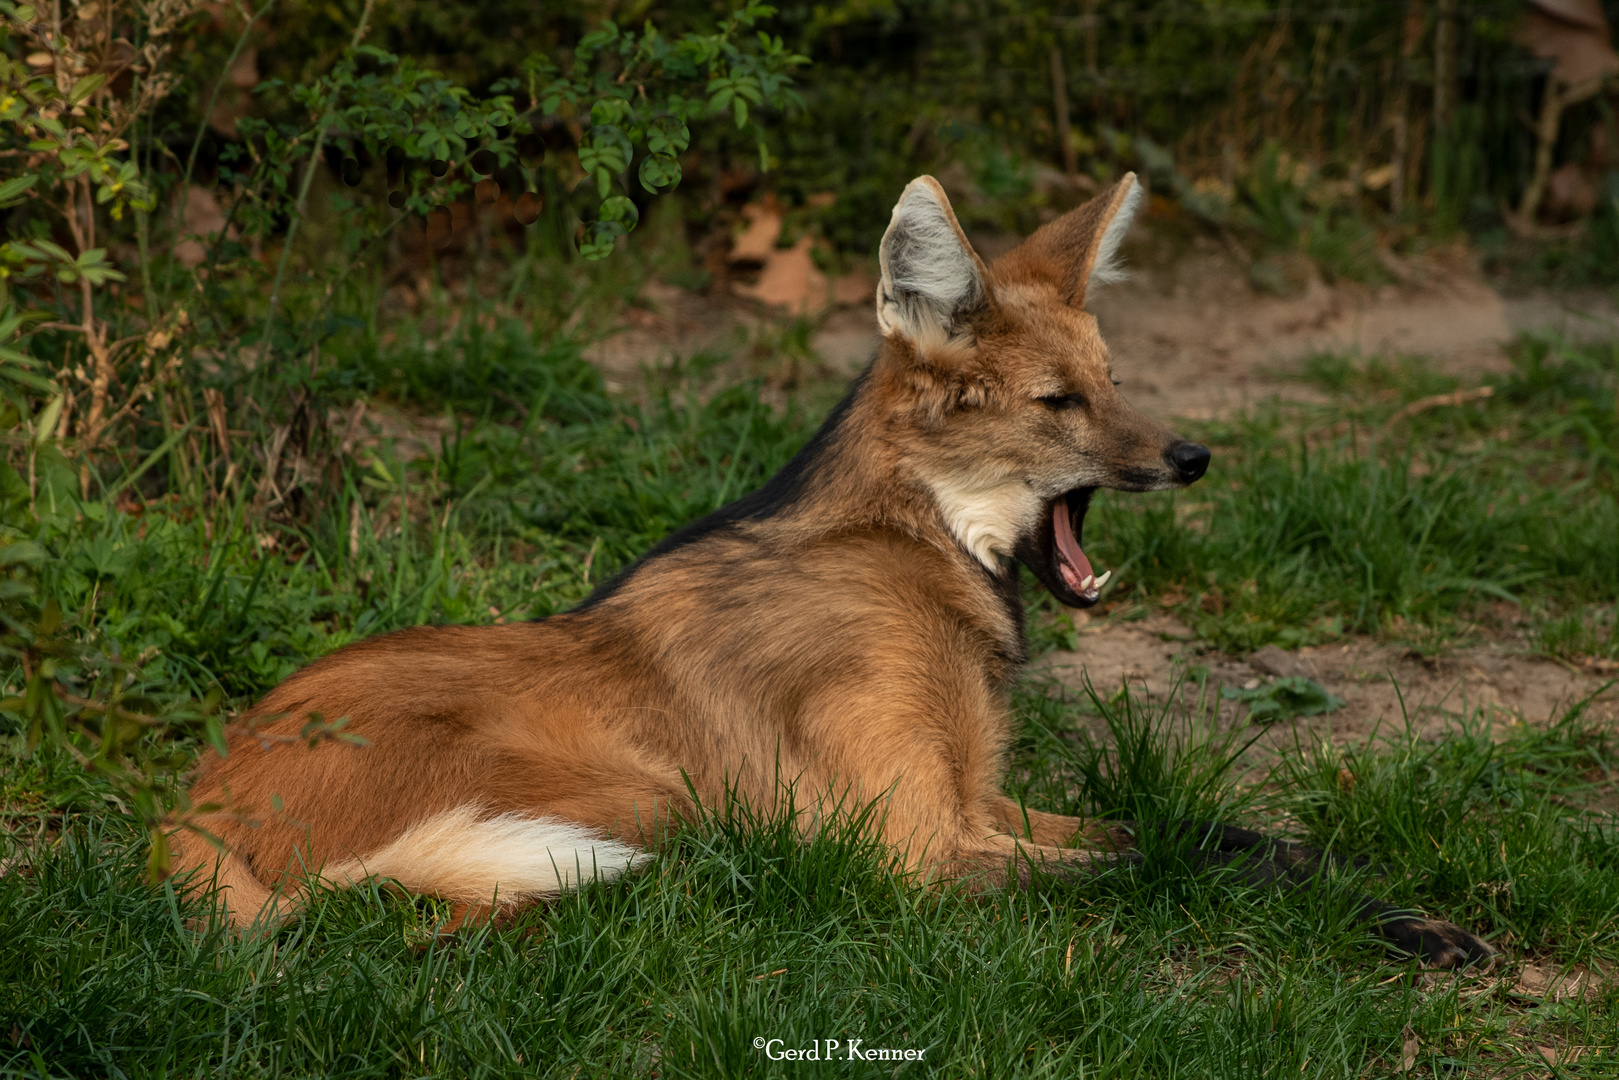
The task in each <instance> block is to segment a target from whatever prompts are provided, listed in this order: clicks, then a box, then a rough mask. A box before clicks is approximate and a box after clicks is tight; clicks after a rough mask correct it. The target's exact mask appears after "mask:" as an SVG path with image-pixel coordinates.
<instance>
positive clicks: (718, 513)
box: [572, 368, 870, 611]
mask: <svg viewBox="0 0 1619 1080" xmlns="http://www.w3.org/2000/svg"><path fill="white" fill-rule="evenodd" d="M869 373H870V369H869V368H868V369H867V370H866V371H863V372H861V373H860V375H859V376H857V377H856V378H855V380H854V382H853V383H852V384H850V386H849V391H848V393H846V394H844V395H843V400H841V401H839V402H838V404H837V406H836V407H835V408H833V410H832V411H831V413H829V414H828V415H827V418H826V419H825V420H824V421H823V422H822V423H821V426H820V428H819V430H817V431H816V432H815V435H814V436H813V437H812V438H811V439H810V441H809V442H807V443H805V444H804V445H803V446H802V447H801V448H800V449H799V451H798V453H796V454H794V455H793V456H792V460H790V461H788V462H787V464H785V465H783V466H782V467H781V471H780V472H778V473H776V475H774V476H772V477H771V478H770V479H769V480H766V481H765V483H764V486H763V487H760V488H758V489H757V490H755V491H750V492H748V494H746V495H744V496H742V497H741V498H740V499H737V500H736V501H735V502H732V503H727V504H726V505H725V506H722V507H720V508H719V509H718V510H715V511H714V512H713V513H711V514H709V515H708V516H707V517H702V518H698V519H697V520H696V521H692V522H688V523H687V524H685V525H682V526H681V527H680V528H678V529H676V530H675V531H674V532H672V533H670V534H669V535H668V536H665V537H664V538H663V539H662V540H659V541H658V542H657V544H655V545H653V547H652V550H650V551H648V552H647V553H646V554H645V555H642V556H641V557H640V558H639V559H636V560H635V561H634V562H633V563H631V564H630V565H629V566H627V567H625V568H624V569H623V570H621V571H619V572H618V573H617V574H615V575H614V576H613V577H611V578H609V579H608V580H606V581H604V582H602V583H601V584H600V585H598V586H596V588H595V590H594V591H593V592H591V594H590V595H589V596H587V597H585V598H584V600H582V601H581V602H580V604H579V606H578V607H576V608H573V609H572V610H573V611H588V610H589V609H591V608H593V607H595V606H596V605H597V604H599V603H601V602H602V601H604V600H606V599H608V598H609V597H611V596H612V595H613V594H614V593H616V592H617V591H618V590H619V589H620V588H621V587H623V585H624V583H625V582H626V581H628V580H629V579H630V578H631V577H632V576H633V575H634V574H635V573H636V571H638V570H640V569H641V567H643V566H645V565H646V564H647V563H649V562H651V561H652V560H653V559H657V558H661V557H662V556H664V555H667V554H669V553H670V552H672V551H679V550H680V549H681V548H683V547H685V546H686V545H688V544H694V543H696V542H697V541H698V540H701V539H702V538H703V537H705V536H708V535H710V534H712V533H716V532H720V531H723V530H725V529H729V528H732V527H733V526H735V525H737V524H738V523H740V522H744V521H762V520H764V519H765V518H769V517H773V516H775V515H776V514H779V513H781V511H782V510H784V509H786V508H787V507H788V506H790V505H791V504H792V503H793V502H794V501H796V500H797V499H798V497H799V495H800V494H801V493H802V492H803V490H804V482H805V480H806V479H808V477H809V476H810V474H811V473H813V472H814V471H815V468H816V466H817V465H819V464H820V462H821V459H822V458H824V457H825V456H826V452H827V450H828V449H829V448H830V447H831V445H832V439H833V436H835V435H836V434H837V430H838V428H839V427H841V426H842V424H843V421H844V420H845V419H846V418H847V417H848V415H849V408H850V406H851V405H852V404H853V403H854V399H855V397H856V395H858V394H859V393H860V388H861V387H862V386H863V385H864V384H865V381H866V376H867V375H868V374H869Z"/></svg>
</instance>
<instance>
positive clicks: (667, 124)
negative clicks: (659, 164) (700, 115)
mask: <svg viewBox="0 0 1619 1080" xmlns="http://www.w3.org/2000/svg"><path fill="white" fill-rule="evenodd" d="M690 145H691V130H690V129H689V128H687V127H686V124H685V121H683V120H681V119H680V118H679V117H678V116H669V115H665V116H660V117H658V118H657V119H655V120H653V121H652V123H650V124H648V125H647V126H646V148H647V150H648V151H649V152H651V153H654V154H681V153H684V152H685V150H686V147H688V146H690Z"/></svg>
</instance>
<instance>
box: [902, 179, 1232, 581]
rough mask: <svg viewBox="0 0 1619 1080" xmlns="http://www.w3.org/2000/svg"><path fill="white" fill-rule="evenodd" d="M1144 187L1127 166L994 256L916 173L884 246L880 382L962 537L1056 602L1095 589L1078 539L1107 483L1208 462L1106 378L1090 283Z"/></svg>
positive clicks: (920, 471)
mask: <svg viewBox="0 0 1619 1080" xmlns="http://www.w3.org/2000/svg"><path fill="white" fill-rule="evenodd" d="M1140 201H1141V186H1140V185H1139V184H1138V183H1137V181H1136V178H1135V175H1134V174H1133V173H1132V174H1130V175H1128V176H1126V177H1125V178H1124V179H1123V180H1121V181H1119V182H1118V183H1116V184H1114V185H1113V186H1112V187H1110V188H1108V189H1107V190H1106V191H1104V192H1102V193H1101V194H1100V195H1098V196H1097V197H1096V198H1094V199H1092V200H1091V201H1090V202H1088V203H1086V204H1085V205H1084V206H1081V207H1079V208H1078V209H1077V210H1074V211H1072V212H1071V213H1069V214H1066V215H1065V216H1063V217H1061V218H1058V219H1057V220H1056V221H1053V222H1051V223H1050V224H1049V225H1046V226H1045V227H1044V228H1042V229H1040V231H1038V232H1036V233H1035V234H1034V235H1033V236H1031V237H1029V238H1028V239H1027V240H1026V241H1024V242H1023V244H1021V245H1020V246H1019V247H1017V248H1016V249H1014V250H1012V251H1010V252H1008V253H1007V254H1006V255H1004V256H1002V257H1001V258H1000V259H998V260H997V261H996V263H995V265H994V266H993V267H986V266H985V265H984V263H983V261H982V260H981V259H979V257H978V255H977V253H975V252H974V251H973V249H972V245H970V244H969V243H968V242H967V238H966V236H965V235H964V234H963V233H962V231H961V226H960V225H959V224H957V222H956V216H955V214H954V213H953V212H952V211H951V209H950V202H949V200H948V199H947V198H945V194H944V190H943V189H942V188H941V187H940V186H939V184H938V182H937V181H936V180H934V179H933V178H932V177H930V176H924V177H921V178H920V179H917V180H914V181H912V182H911V183H910V185H909V186H907V187H906V189H905V192H904V194H903V195H901V196H900V200H899V204H898V205H896V206H895V207H894V216H893V220H892V221H891V222H890V223H889V226H888V231H887V232H886V233H885V234H884V235H883V242H882V248H881V250H880V255H879V259H880V262H881V266H882V280H881V282H880V284H879V286H878V289H877V322H878V325H879V328H880V329H881V330H882V333H883V336H884V338H885V339H886V342H885V344H884V347H883V350H882V353H881V355H880V356H879V357H878V360H877V363H876V365H875V367H874V368H873V371H872V382H873V385H872V387H871V389H872V390H873V391H874V392H875V395H874V396H875V397H876V398H877V399H878V400H880V401H881V402H882V407H883V408H884V410H885V411H886V412H887V413H888V416H887V419H888V422H889V429H890V430H891V431H894V432H895V433H896V434H897V435H899V436H900V437H899V438H897V439H896V444H897V445H898V447H899V449H900V452H901V454H902V456H903V457H904V458H905V459H906V462H907V464H908V466H909V467H910V469H911V470H912V471H914V473H915V475H917V476H918V477H920V478H921V480H922V482H923V483H924V484H925V485H926V486H927V487H928V488H929V489H931V491H932V492H933V495H934V497H935V498H936V499H937V501H938V504H939V508H940V510H941V512H942V514H943V516H944V519H945V522H946V523H947V524H948V526H949V527H950V529H951V531H952V532H954V534H955V535H956V538H957V539H958V540H960V542H961V543H962V545H963V546H965V547H966V548H967V549H968V550H969V551H971V552H972V553H973V555H974V556H976V557H977V558H978V559H979V560H980V561H982V562H983V563H984V564H985V565H986V566H989V567H991V568H992V569H995V568H999V567H1000V566H1001V565H1002V561H1003V560H1004V559H1006V558H1008V557H1011V558H1016V559H1017V560H1018V561H1020V562H1022V563H1023V564H1024V565H1026V566H1028V567H1029V569H1031V570H1032V571H1034V574H1035V576H1036V577H1038V578H1039V579H1040V581H1041V582H1042V583H1043V584H1044V585H1045V586H1046V588H1048V589H1050V590H1051V592H1052V593H1053V594H1054V595H1055V596H1056V597H1057V599H1058V600H1060V601H1061V602H1062V603H1064V604H1067V605H1069V606H1071V607H1088V606H1090V605H1091V604H1094V603H1096V601H1097V599H1098V598H1099V597H1100V595H1101V586H1102V584H1103V583H1104V582H1105V581H1106V579H1107V575H1106V574H1103V575H1102V576H1101V579H1100V580H1098V579H1097V577H1096V575H1095V573H1094V571H1093V570H1092V568H1091V564H1090V560H1089V559H1087V558H1086V556H1085V552H1084V550H1083V549H1082V548H1081V546H1080V543H1081V538H1082V535H1083V528H1084V523H1085V511H1086V509H1087V507H1088V506H1089V504H1090V499H1091V494H1092V493H1093V492H1094V491H1095V490H1096V489H1097V488H1099V487H1110V488H1119V489H1122V490H1125V491H1152V490H1155V489H1159V488H1172V487H1181V486H1184V485H1186V484H1190V483H1192V482H1193V481H1194V480H1196V479H1197V478H1198V477H1200V476H1202V475H1203V471H1204V469H1206V468H1207V467H1208V464H1209V451H1208V449H1207V448H1206V447H1203V446H1199V445H1198V444H1196V443H1191V442H1187V441H1186V440H1185V439H1182V438H1180V437H1179V436H1177V435H1175V434H1174V433H1172V432H1171V431H1169V430H1168V429H1167V428H1165V427H1163V426H1162V425H1161V424H1159V423H1157V422H1156V421H1153V420H1150V419H1148V418H1147V417H1146V416H1143V415H1142V414H1141V413H1139V412H1137V411H1136V410H1135V409H1133V408H1132V407H1131V406H1130V405H1129V404H1128V403H1126V402H1125V400H1124V398H1123V397H1122V396H1120V394H1119V391H1118V389H1117V387H1116V386H1115V384H1114V381H1113V373H1112V369H1111V366H1110V364H1109V361H1108V351H1107V345H1106V344H1104V343H1103V341H1102V335H1101V334H1100V333H1099V332H1098V330H1097V326H1096V319H1095V318H1094V317H1093V316H1091V315H1090V314H1089V313H1087V312H1086V311H1085V306H1084V305H1085V293H1086V290H1087V289H1088V288H1089V287H1090V286H1092V285H1094V284H1097V283H1100V282H1106V281H1110V280H1116V279H1117V278H1118V277H1119V276H1120V274H1119V270H1118V268H1117V263H1116V258H1117V254H1118V248H1119V244H1120V242H1121V241H1122V240H1123V239H1124V234H1125V231H1126V230H1127V229H1128V228H1129V225H1130V219H1131V217H1132V216H1133V214H1134V213H1135V209H1136V206H1137V204H1138V203H1139V202H1140Z"/></svg>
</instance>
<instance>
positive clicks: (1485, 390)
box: [1383, 386, 1495, 428]
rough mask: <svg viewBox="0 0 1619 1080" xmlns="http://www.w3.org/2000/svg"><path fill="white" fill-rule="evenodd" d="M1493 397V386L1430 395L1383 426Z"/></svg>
mask: <svg viewBox="0 0 1619 1080" xmlns="http://www.w3.org/2000/svg"><path fill="white" fill-rule="evenodd" d="M1493 396H1495V387H1493V386H1478V387H1474V388H1473V389H1472V390H1457V391H1455V392H1454V393H1449V394H1430V395H1429V396H1427V397H1425V398H1418V399H1417V400H1415V401H1413V402H1411V403H1410V404H1409V405H1406V406H1405V407H1403V408H1402V409H1400V411H1399V412H1397V413H1395V414H1394V415H1393V416H1391V417H1389V418H1388V421H1387V422H1386V423H1384V425H1383V426H1384V427H1385V428H1388V427H1393V426H1394V425H1395V424H1397V423H1399V422H1400V421H1401V420H1409V419H1410V418H1411V417H1413V416H1415V415H1417V413H1420V412H1427V411H1428V410H1429V409H1438V408H1442V407H1444V406H1446V405H1466V404H1467V403H1468V402H1470V401H1483V400H1484V399H1485V398H1487V397H1493Z"/></svg>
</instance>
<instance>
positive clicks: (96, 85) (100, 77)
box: [67, 71, 107, 105]
mask: <svg viewBox="0 0 1619 1080" xmlns="http://www.w3.org/2000/svg"><path fill="white" fill-rule="evenodd" d="M106 81H107V76H106V75H105V74H104V73H102V72H99V71H98V72H96V73H95V74H94V75H86V76H85V77H84V78H82V79H80V80H79V81H78V82H76V83H74V84H73V89H72V90H69V91H68V94H67V103H68V104H69V105H77V104H78V103H79V102H81V101H83V100H84V99H85V98H87V97H89V96H90V95H91V94H93V93H95V92H96V91H97V90H100V89H101V87H102V85H103V84H104V83H105V82H106Z"/></svg>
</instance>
